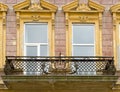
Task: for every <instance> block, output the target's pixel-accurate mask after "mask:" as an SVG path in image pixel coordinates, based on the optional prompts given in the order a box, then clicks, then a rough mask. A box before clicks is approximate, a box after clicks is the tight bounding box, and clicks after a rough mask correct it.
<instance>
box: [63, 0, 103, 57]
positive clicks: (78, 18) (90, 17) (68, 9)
mask: <svg viewBox="0 0 120 92" xmlns="http://www.w3.org/2000/svg"><path fill="white" fill-rule="evenodd" d="M93 8H94V10H93ZM62 9H63V11H64V12H65V17H66V55H67V56H71V55H72V42H71V41H72V24H73V23H80V24H95V37H96V39H95V49H96V50H95V51H96V54H95V55H96V56H102V12H103V11H104V7H103V6H101V5H99V4H96V3H94V2H92V1H91V0H89V2H88V5H87V4H79V2H78V0H75V1H73V2H71V3H69V4H67V5H65V6H63V7H62Z"/></svg>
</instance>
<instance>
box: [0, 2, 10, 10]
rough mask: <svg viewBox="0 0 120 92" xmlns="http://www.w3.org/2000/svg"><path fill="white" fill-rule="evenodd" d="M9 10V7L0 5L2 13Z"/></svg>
mask: <svg viewBox="0 0 120 92" xmlns="http://www.w3.org/2000/svg"><path fill="white" fill-rule="evenodd" d="M7 10H8V6H7V5H5V4H2V3H0V11H5V12H6V11H7Z"/></svg>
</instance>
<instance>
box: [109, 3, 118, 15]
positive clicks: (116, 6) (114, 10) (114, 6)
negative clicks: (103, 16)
mask: <svg viewBox="0 0 120 92" xmlns="http://www.w3.org/2000/svg"><path fill="white" fill-rule="evenodd" d="M110 11H111V12H112V13H114V12H120V3H119V4H116V5H113V6H112V7H111V8H110Z"/></svg>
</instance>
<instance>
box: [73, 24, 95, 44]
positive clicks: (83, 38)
mask: <svg viewBox="0 0 120 92" xmlns="http://www.w3.org/2000/svg"><path fill="white" fill-rule="evenodd" d="M73 43H76V44H93V43H94V25H89V24H86V25H85V24H80V25H78V24H74V25H73Z"/></svg>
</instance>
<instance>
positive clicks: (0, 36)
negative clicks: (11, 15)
mask: <svg viewBox="0 0 120 92" xmlns="http://www.w3.org/2000/svg"><path fill="white" fill-rule="evenodd" d="M7 10H8V6H7V5H5V4H2V3H0V61H1V62H0V68H1V69H3V67H4V64H5V56H6V13H7Z"/></svg>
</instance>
